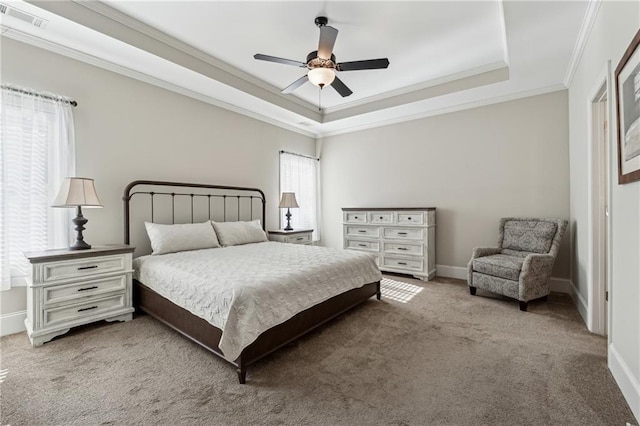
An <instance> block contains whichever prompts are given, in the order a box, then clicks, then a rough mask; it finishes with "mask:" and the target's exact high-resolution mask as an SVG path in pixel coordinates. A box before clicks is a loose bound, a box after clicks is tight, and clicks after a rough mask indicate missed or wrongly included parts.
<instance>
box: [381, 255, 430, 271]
mask: <svg viewBox="0 0 640 426" xmlns="http://www.w3.org/2000/svg"><path fill="white" fill-rule="evenodd" d="M382 266H383V267H387V268H393V269H405V270H410V271H412V272H422V270H423V269H424V267H423V261H422V259H402V258H396V257H388V256H384V258H383V259H382Z"/></svg>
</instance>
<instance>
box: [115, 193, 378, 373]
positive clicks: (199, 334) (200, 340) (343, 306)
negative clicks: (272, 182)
mask: <svg viewBox="0 0 640 426" xmlns="http://www.w3.org/2000/svg"><path fill="white" fill-rule="evenodd" d="M140 186H143V187H147V188H148V187H151V188H152V189H151V190H146V191H141V190H136V189H135V188H136V187H140ZM153 188H158V189H160V188H162V189H164V188H172V189H171V192H166V191H162V190H154V189H153ZM175 188H192V192H178V191H176V189H175ZM196 188H197V190H198V191H199V192H198V193H194V192H193V189H196ZM203 190H204V191H208V190H211V191H212V193H202V192H203ZM187 191H188V189H187ZM216 191H218V192H216ZM220 192H224V193H223V194H221V193H220ZM230 194H231V195H230ZM234 194H235V195H234ZM243 194H245V195H243ZM246 194H258V195H246ZM133 196H148V197H150V200H151V222H153V216H154V197H156V196H167V197H168V196H170V197H171V206H172V223H176V222H175V214H174V213H173V210H175V204H174V200H175V198H176V196H189V197H191V200H193V199H194V197H207V198H208V200H209V203H208V210H209V211H208V216H209V219H212V213H211V199H212V198H213V199H215V198H217V197H219V198H222V199H223V200H224V207H223V209H224V212H223V217H224V219H225V220H226V214H227V211H226V210H227V199H228V198H229V199H233V198H237V206H238V211H237V215H236V220H241V215H240V199H241V198H249V199H250V209H251V210H252V211H251V216H250V217H251V219H253V202H254V200H259V202H261V204H262V217H261V223H262V228H263V229H265V205H266V200H265V197H264V193H263V192H262V191H261V190H259V189H256V188H245V187H233V186H220V185H204V184H189V183H177V182H162V181H149V180H140V181H134V182H131V183H130V184H129V185H127V187H126V188H125V191H124V196H123V200H124V214H125V216H124V234H125V238H124V240H125V244H130V243H131V241H130V238H131V211H130V207H131V206H130V201H131V199H132V198H133ZM193 206H194V203H193V201H191V215H190V216H191V222H193V218H194V211H193V208H194V207H193ZM374 295H375V296H376V297H377V299H378V300H380V295H381V293H380V282H379V281H377V282H373V283H365V284H364V285H363V286H362V287H360V288H356V289H352V290H349V291H347V292H345V293H342V294H339V295H337V296H334V297H332V298H331V299H328V300H326V301H324V302H322V303H320V304H318V305H315V306H313V307H311V308H309V309H306V310H304V311H302V312H300V313H298V314H297V315H295V316H294V317H292V318H291V319H289V320H287V321H285V322H284V323H282V324H279V325H277V326H275V327H273V328H271V329H269V330H267V331H265V332H263V333H262V334H261V335H260V336H258V338H257V339H256V340H255V341H254V342H253V343H252V344H250V345H249V346H247V347H246V348H245V349H244V350H243V351H242V353H241V354H240V356H239V357H238V358H237V359H236V360H235V361H229V360H227V359H226V358H224V355H223V354H222V351H221V350H220V348H219V347H218V344H219V343H220V338H221V336H222V330H220V329H219V328H217V327H215V326H213V325H211V324H209V323H208V322H207V321H205V320H204V319H202V318H200V317H197V316H195V315H193V314H192V313H191V312H189V311H187V310H186V309H184V308H182V307H180V306H178V305H176V304H174V303H173V302H171V301H169V300H168V299H166V298H164V297H162V296H160V295H159V294H158V293H156V292H154V291H153V290H151V289H150V288H148V287H147V286H145V285H144V284H143V283H140V282H138V281H137V280H133V300H134V306H135V307H136V308H137V309H139V310H140V311H142V312H145V313H147V314H149V315H151V316H152V317H154V318H156V319H157V320H159V321H161V322H162V323H164V324H166V325H168V326H169V327H171V328H173V329H174V330H176V331H178V332H179V333H181V334H182V335H184V336H185V337H187V338H189V339H191V340H192V341H194V342H195V343H197V344H199V345H201V346H202V347H204V348H205V349H207V350H209V351H211V352H213V353H214V354H216V355H218V356H219V357H221V358H222V359H224V360H225V361H227V362H229V363H231V364H232V365H234V366H235V367H236V368H237V372H238V380H239V382H240V383H241V384H244V383H245V382H246V377H247V367H249V366H250V365H251V364H253V363H255V362H256V361H258V360H259V359H261V358H262V357H264V356H266V355H268V354H270V353H271V352H273V351H275V350H277V349H278V348H281V347H282V346H284V345H286V344H288V343H290V342H292V341H294V340H296V339H297V338H298V337H300V336H303V335H304V334H306V333H309V332H310V331H312V330H314V329H315V328H317V327H319V326H321V325H322V324H324V323H326V322H328V321H330V320H332V319H333V318H335V317H337V316H339V315H341V314H342V313H344V312H346V311H348V310H349V309H351V308H353V307H355V306H357V305H359V304H360V303H362V302H364V301H366V300H367V299H369V298H370V297H372V296H374Z"/></svg>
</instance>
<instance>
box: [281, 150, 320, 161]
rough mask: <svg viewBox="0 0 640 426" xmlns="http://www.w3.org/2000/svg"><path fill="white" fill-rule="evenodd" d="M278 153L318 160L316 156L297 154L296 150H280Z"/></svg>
mask: <svg viewBox="0 0 640 426" xmlns="http://www.w3.org/2000/svg"><path fill="white" fill-rule="evenodd" d="M280 154H289V155H297V156H298V157H304V158H310V159H312V160H316V161H320V159H319V158H318V157H312V156H310V155H304V154H298V153H297V152H290V151H280Z"/></svg>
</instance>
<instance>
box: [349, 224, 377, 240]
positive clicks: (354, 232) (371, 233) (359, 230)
mask: <svg viewBox="0 0 640 426" xmlns="http://www.w3.org/2000/svg"><path fill="white" fill-rule="evenodd" d="M346 233H347V235H348V236H350V237H372V238H379V237H380V228H378V227H377V226H347V232H346Z"/></svg>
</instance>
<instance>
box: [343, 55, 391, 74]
mask: <svg viewBox="0 0 640 426" xmlns="http://www.w3.org/2000/svg"><path fill="white" fill-rule="evenodd" d="M388 66H389V60H388V59H387V58H380V59H369V60H366V61H351V62H341V63H339V64H337V65H336V69H337V70H338V71H357V70H377V69H382V68H387V67H388Z"/></svg>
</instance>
